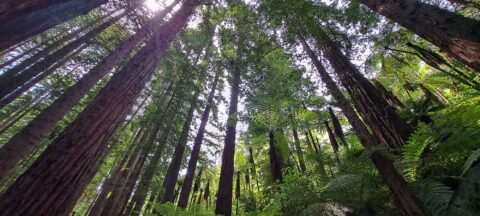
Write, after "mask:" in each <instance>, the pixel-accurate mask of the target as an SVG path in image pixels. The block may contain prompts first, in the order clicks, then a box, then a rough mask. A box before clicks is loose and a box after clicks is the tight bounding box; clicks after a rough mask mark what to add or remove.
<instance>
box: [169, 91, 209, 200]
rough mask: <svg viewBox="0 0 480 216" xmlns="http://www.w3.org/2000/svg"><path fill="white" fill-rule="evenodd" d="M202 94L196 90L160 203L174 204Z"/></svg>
mask: <svg viewBox="0 0 480 216" xmlns="http://www.w3.org/2000/svg"><path fill="white" fill-rule="evenodd" d="M199 94H200V91H199V90H196V92H195V94H194V95H193V97H192V100H191V102H190V109H189V110H188V113H187V117H186V119H185V123H184V124H183V128H182V132H181V133H180V136H179V137H180V138H179V139H178V142H177V145H176V146H175V152H174V153H173V158H172V161H171V162H170V165H169V166H168V170H167V174H166V175H165V179H164V181H163V189H164V190H163V192H164V193H163V196H162V199H161V200H160V202H162V203H165V202H173V201H174V198H175V197H174V190H175V183H176V182H177V179H178V172H179V171H180V166H181V165H182V159H183V154H184V152H185V146H186V144H187V141H188V134H189V132H190V126H191V124H192V120H193V114H194V112H195V109H196V108H197V100H198V96H199Z"/></svg>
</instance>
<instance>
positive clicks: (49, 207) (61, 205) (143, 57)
mask: <svg viewBox="0 0 480 216" xmlns="http://www.w3.org/2000/svg"><path fill="white" fill-rule="evenodd" d="M196 4H197V2H196V1H195V2H194V1H186V2H185V3H184V4H183V6H182V7H181V8H180V9H179V10H178V12H177V13H176V14H175V15H174V16H173V17H172V18H171V19H170V20H169V21H168V22H167V23H166V24H165V25H164V26H163V27H162V28H161V30H160V31H158V32H157V35H155V36H154V38H153V39H151V40H150V41H149V42H148V43H147V45H146V46H145V47H144V48H143V49H142V50H141V51H139V53H137V55H135V57H134V58H133V59H132V60H131V61H130V62H129V63H128V64H127V65H126V66H125V67H124V68H123V69H122V70H121V71H119V72H118V73H117V74H115V75H114V76H113V77H112V79H111V80H110V81H109V83H108V84H107V85H106V86H105V88H103V89H102V90H101V91H100V92H99V94H98V95H97V96H96V97H95V99H94V100H93V102H92V103H90V104H89V105H88V106H87V107H86V108H85V109H84V111H83V112H82V113H81V114H80V115H79V116H78V117H77V119H76V120H75V121H74V122H72V123H71V124H70V125H69V126H68V127H67V128H66V129H65V130H64V131H63V132H62V134H61V135H59V136H58V137H57V138H56V139H55V140H54V141H53V143H52V144H51V145H50V146H49V147H48V148H47V149H46V150H45V151H44V153H43V154H42V155H41V156H40V157H39V158H38V159H37V161H36V162H35V163H34V164H33V165H32V166H31V167H30V168H29V169H28V170H27V171H26V172H25V173H24V175H23V176H21V177H20V178H19V179H17V181H15V183H14V184H13V185H12V186H11V187H10V188H9V189H8V190H7V191H6V192H5V193H4V194H3V195H2V197H1V198H0V212H2V213H4V214H8V215H17V214H25V215H63V214H68V213H69V212H70V211H71V209H72V208H73V206H74V204H75V202H76V201H77V199H78V198H79V197H80V195H81V192H82V191H83V189H84V187H85V185H86V184H87V183H88V182H89V181H90V180H91V179H92V178H93V176H94V174H95V172H96V169H94V167H96V165H97V164H98V163H99V162H100V161H101V160H102V158H103V157H104V155H105V153H106V152H108V148H107V143H108V140H109V138H110V137H111V136H112V134H113V132H114V131H115V130H116V129H117V128H118V127H119V126H120V125H121V122H122V121H123V119H125V116H126V115H127V113H128V111H129V109H130V107H131V106H132V105H133V104H134V103H135V99H136V98H137V97H138V95H139V94H140V92H141V90H142V88H143V87H144V85H145V84H146V82H147V81H148V80H149V79H150V77H151V75H152V74H153V71H154V68H155V66H156V65H157V63H158V61H159V59H160V57H161V56H162V55H163V54H164V53H165V51H166V50H167V48H168V47H169V45H170V43H171V42H172V41H173V40H174V39H175V36H176V34H177V33H178V32H179V31H180V30H181V29H182V28H183V27H184V26H185V24H186V21H187V19H188V17H190V15H191V14H192V13H193V9H194V7H195V6H196Z"/></svg>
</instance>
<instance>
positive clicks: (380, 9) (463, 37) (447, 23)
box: [360, 0, 480, 73]
mask: <svg viewBox="0 0 480 216" xmlns="http://www.w3.org/2000/svg"><path fill="white" fill-rule="evenodd" d="M360 3H362V4H364V5H366V6H367V7H369V8H370V9H372V10H374V11H376V12H377V13H379V14H381V15H383V16H385V17H387V18H389V19H391V20H393V21H395V22H397V23H398V24H400V25H402V26H403V27H405V28H407V29H408V30H410V31H412V32H413V33H415V34H417V35H419V36H420V37H422V38H424V39H425V40H427V41H429V42H430V43H432V44H434V45H436V46H438V47H439V48H440V50H442V51H443V52H445V53H447V54H448V56H451V57H453V58H456V59H457V60H459V61H462V62H463V63H465V64H466V65H468V66H470V67H471V68H473V69H474V70H475V71H477V72H479V73H480V23H479V22H478V21H475V20H473V19H470V18H466V17H463V16H461V15H459V14H456V13H454V12H450V11H447V10H444V9H441V8H438V7H437V6H433V5H429V4H426V3H423V2H421V1H418V0H388V1H380V0H360Z"/></svg>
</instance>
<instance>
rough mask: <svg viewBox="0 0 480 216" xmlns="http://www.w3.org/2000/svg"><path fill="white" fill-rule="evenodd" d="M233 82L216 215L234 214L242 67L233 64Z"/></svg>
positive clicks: (226, 215) (227, 215)
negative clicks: (235, 157)
mask: <svg viewBox="0 0 480 216" xmlns="http://www.w3.org/2000/svg"><path fill="white" fill-rule="evenodd" d="M232 66H233V71H232V72H233V73H232V75H233V82H232V84H231V85H232V88H231V91H230V106H229V107H228V120H227V131H226V136H225V145H224V148H223V153H222V168H221V171H220V180H219V182H218V192H217V201H216V206H215V214H221V215H225V216H230V215H231V214H232V189H233V169H234V156H235V139H236V134H237V132H236V128H237V121H238V119H237V118H238V113H237V108H238V96H239V94H240V82H241V73H240V66H239V65H238V63H236V62H232Z"/></svg>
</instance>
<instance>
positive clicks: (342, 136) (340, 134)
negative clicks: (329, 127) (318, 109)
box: [328, 107, 348, 148]
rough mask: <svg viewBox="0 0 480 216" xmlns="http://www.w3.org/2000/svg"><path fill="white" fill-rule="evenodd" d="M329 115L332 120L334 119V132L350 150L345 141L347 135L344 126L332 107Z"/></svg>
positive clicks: (329, 109)
mask: <svg viewBox="0 0 480 216" xmlns="http://www.w3.org/2000/svg"><path fill="white" fill-rule="evenodd" d="M328 113H329V114H330V118H331V119H332V124H333V132H334V133H335V135H336V136H337V137H338V138H340V140H341V141H342V145H343V146H344V147H346V148H348V143H347V141H346V140H345V134H344V133H343V129H342V125H341V124H340V121H339V120H338V118H337V116H336V115H335V113H334V112H333V109H332V108H331V107H328Z"/></svg>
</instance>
